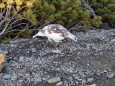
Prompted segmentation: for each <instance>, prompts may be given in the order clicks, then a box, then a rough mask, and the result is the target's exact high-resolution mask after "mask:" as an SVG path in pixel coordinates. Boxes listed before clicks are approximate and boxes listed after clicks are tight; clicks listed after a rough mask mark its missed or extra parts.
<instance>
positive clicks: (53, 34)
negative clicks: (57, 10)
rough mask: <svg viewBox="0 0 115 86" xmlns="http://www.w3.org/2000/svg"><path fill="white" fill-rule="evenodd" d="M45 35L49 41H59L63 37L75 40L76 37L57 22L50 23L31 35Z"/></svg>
mask: <svg viewBox="0 0 115 86" xmlns="http://www.w3.org/2000/svg"><path fill="white" fill-rule="evenodd" d="M36 36H45V37H47V38H48V40H49V41H52V40H53V41H54V42H61V41H62V40H63V39H64V38H70V39H72V40H74V41H77V37H76V36H75V35H73V34H71V33H70V32H69V31H68V30H67V29H66V28H64V27H63V26H62V25H59V24H50V25H47V26H45V27H44V28H43V29H40V30H39V32H38V33H37V34H36V35H34V36H33V38H35V37H36Z"/></svg>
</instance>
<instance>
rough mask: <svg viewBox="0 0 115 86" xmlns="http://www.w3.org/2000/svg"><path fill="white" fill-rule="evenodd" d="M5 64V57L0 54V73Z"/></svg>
mask: <svg viewBox="0 0 115 86" xmlns="http://www.w3.org/2000/svg"><path fill="white" fill-rule="evenodd" d="M5 64H6V55H5V54H3V53H0V72H1V70H2V68H3V67H4V66H5Z"/></svg>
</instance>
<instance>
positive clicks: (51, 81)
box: [47, 77, 61, 84]
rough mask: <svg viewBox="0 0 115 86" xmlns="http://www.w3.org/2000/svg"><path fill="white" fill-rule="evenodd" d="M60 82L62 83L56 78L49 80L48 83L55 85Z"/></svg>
mask: <svg viewBox="0 0 115 86" xmlns="http://www.w3.org/2000/svg"><path fill="white" fill-rule="evenodd" d="M59 81H61V78H60V77H56V78H52V79H49V80H47V82H48V83H49V84H53V83H56V82H59Z"/></svg>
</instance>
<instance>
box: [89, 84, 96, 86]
mask: <svg viewBox="0 0 115 86" xmlns="http://www.w3.org/2000/svg"><path fill="white" fill-rule="evenodd" d="M88 86H96V84H92V85H88Z"/></svg>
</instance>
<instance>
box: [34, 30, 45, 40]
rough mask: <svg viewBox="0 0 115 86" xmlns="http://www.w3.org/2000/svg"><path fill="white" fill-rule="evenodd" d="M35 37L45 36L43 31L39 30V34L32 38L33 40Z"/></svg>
mask: <svg viewBox="0 0 115 86" xmlns="http://www.w3.org/2000/svg"><path fill="white" fill-rule="evenodd" d="M36 36H45V35H44V31H43V30H42V29H40V30H39V32H38V33H37V34H36V35H34V36H33V38H35V37H36Z"/></svg>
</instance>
